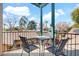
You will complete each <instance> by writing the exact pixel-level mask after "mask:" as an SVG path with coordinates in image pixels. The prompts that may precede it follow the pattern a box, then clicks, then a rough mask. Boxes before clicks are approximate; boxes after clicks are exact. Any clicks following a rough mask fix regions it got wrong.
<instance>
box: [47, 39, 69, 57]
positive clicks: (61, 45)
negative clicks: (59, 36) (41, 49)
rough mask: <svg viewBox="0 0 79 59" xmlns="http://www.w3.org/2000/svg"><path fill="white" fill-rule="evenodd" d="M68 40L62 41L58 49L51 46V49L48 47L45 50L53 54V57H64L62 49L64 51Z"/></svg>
mask: <svg viewBox="0 0 79 59" xmlns="http://www.w3.org/2000/svg"><path fill="white" fill-rule="evenodd" d="M68 40H69V38H67V39H63V40H61V43H60V46H59V47H56V46H51V47H48V48H47V50H48V51H49V52H51V53H52V54H54V55H55V56H59V55H62V56H66V55H65V54H64V52H63V49H64V47H65V45H66V43H67V42H68Z"/></svg>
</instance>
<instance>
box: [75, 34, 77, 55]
mask: <svg viewBox="0 0 79 59" xmlns="http://www.w3.org/2000/svg"><path fill="white" fill-rule="evenodd" d="M76 35H77V34H75V56H76Z"/></svg>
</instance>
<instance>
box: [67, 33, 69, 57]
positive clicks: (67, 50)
mask: <svg viewBox="0 0 79 59" xmlns="http://www.w3.org/2000/svg"><path fill="white" fill-rule="evenodd" d="M68 35H69V36H70V34H68V33H67V37H68ZM67 55H68V43H67Z"/></svg>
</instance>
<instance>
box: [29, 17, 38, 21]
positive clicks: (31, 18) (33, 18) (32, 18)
mask: <svg viewBox="0 0 79 59" xmlns="http://www.w3.org/2000/svg"><path fill="white" fill-rule="evenodd" d="M36 19H37V18H35V17H30V18H29V20H30V21H31V20H36Z"/></svg>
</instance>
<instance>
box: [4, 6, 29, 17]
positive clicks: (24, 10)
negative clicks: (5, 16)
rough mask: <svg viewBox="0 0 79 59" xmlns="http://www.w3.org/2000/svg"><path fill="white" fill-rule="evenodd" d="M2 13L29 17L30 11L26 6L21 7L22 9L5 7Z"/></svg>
mask: <svg viewBox="0 0 79 59" xmlns="http://www.w3.org/2000/svg"><path fill="white" fill-rule="evenodd" d="M4 11H5V12H7V13H11V14H14V15H18V16H29V15H30V10H29V8H28V7H26V6H23V7H12V6H7V7H6V8H5V9H4Z"/></svg>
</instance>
